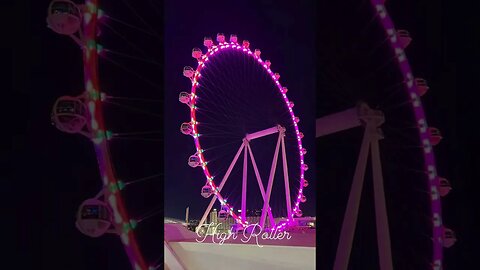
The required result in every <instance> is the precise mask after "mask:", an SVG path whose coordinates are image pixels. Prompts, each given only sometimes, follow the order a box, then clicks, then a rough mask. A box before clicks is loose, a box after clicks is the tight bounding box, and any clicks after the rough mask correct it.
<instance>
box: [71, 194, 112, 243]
mask: <svg viewBox="0 0 480 270" xmlns="http://www.w3.org/2000/svg"><path fill="white" fill-rule="evenodd" d="M111 224H112V211H111V210H110V208H109V207H108V205H107V204H106V203H105V202H102V201H100V200H98V199H88V200H85V201H84V202H83V203H82V204H81V205H80V207H79V209H78V213H77V221H76V223H75V225H76V226H77V229H78V230H79V231H80V232H82V233H83V234H85V235H87V236H90V237H99V236H102V235H103V234H105V233H106V232H107V231H108V230H109V229H110V226H111Z"/></svg>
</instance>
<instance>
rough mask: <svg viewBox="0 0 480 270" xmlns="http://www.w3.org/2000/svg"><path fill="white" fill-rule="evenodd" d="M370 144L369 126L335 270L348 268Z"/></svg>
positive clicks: (349, 201)
mask: <svg viewBox="0 0 480 270" xmlns="http://www.w3.org/2000/svg"><path fill="white" fill-rule="evenodd" d="M369 145H370V132H369V127H368V126H367V127H366V128H365V132H364V134H363V140H362V146H361V148H360V153H359V154H358V161H357V166H356V168H355V175H354V176H353V183H352V188H351V190H350V196H349V197H348V203H347V209H346V211H345V217H344V218H343V224H342V231H341V232H340V240H339V243H338V247H337V254H336V257H335V264H334V266H333V269H334V270H347V269H348V263H349V260H350V253H351V250H352V243H353V236H354V234H355V228H356V226H357V216H358V208H359V206H360V197H361V195H362V188H363V179H364V177H365V169H366V167H367V159H368V150H369Z"/></svg>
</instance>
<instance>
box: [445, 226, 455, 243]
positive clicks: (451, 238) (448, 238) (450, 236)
mask: <svg viewBox="0 0 480 270" xmlns="http://www.w3.org/2000/svg"><path fill="white" fill-rule="evenodd" d="M456 241H457V237H456V235H455V232H454V231H452V230H451V229H449V228H446V227H444V228H443V246H444V247H446V248H449V247H451V246H453V245H454V244H455V242H456Z"/></svg>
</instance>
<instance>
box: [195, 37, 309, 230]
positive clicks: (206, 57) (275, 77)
mask: <svg viewBox="0 0 480 270" xmlns="http://www.w3.org/2000/svg"><path fill="white" fill-rule="evenodd" d="M242 44H243V47H242V46H240V45H236V43H234V42H232V43H231V44H228V43H223V42H220V43H219V45H218V46H215V45H213V44H212V46H211V47H212V48H213V49H212V50H211V49H210V48H209V52H208V53H207V54H206V55H204V56H202V58H203V59H204V61H203V62H201V61H199V62H198V67H197V72H198V76H197V77H195V81H194V82H193V85H192V91H191V92H192V94H193V95H195V92H196V88H197V87H198V85H199V79H200V77H201V73H200V71H201V69H202V68H204V67H205V64H206V62H207V61H208V60H209V56H210V57H212V56H213V55H214V53H215V52H217V51H218V50H223V49H227V48H230V47H231V48H234V49H242V51H243V52H246V53H247V55H251V56H252V57H254V59H257V61H258V63H260V64H261V66H262V67H263V68H264V69H265V70H266V71H267V72H268V74H269V75H270V76H271V77H272V79H273V80H274V82H275V84H276V85H277V86H278V89H279V91H280V93H281V94H282V97H283V98H284V101H285V103H286V105H287V107H288V110H289V112H290V115H291V117H292V122H293V126H294V128H295V132H296V134H297V141H298V146H299V155H300V163H301V168H300V175H301V178H303V177H304V174H303V171H304V167H303V164H304V161H303V153H302V144H301V138H302V137H303V134H302V133H300V132H299V131H298V126H297V121H298V120H297V119H299V118H298V117H295V115H294V113H293V110H292V107H293V106H294V104H293V102H291V101H289V100H288V98H287V96H286V95H285V93H286V92H287V91H288V89H287V88H286V87H282V86H281V85H280V82H279V81H278V78H279V76H280V75H279V74H278V73H275V74H274V73H273V72H272V70H271V69H270V65H271V63H270V61H268V60H265V61H263V60H262V59H261V58H260V57H259V56H260V53H261V52H260V50H256V51H255V53H253V52H252V51H250V50H249V49H248V47H249V45H250V44H249V42H248V41H244V42H243V43H242ZM263 63H264V64H263ZM192 102H193V104H192V110H191V116H192V119H193V121H196V117H195V106H194V104H195V100H194V99H192ZM300 134H302V136H300ZM194 141H195V145H196V147H197V149H201V147H200V141H199V139H198V136H197V137H194ZM206 165H207V162H205V164H203V166H202V168H203V170H204V173H205V175H206V176H207V179H208V178H209V177H210V173H209V171H208V167H207V166H206ZM209 183H210V184H211V187H212V188H213V189H214V194H215V195H216V196H217V197H218V199H219V201H220V202H221V203H223V204H224V205H226V206H228V207H229V208H231V207H230V206H229V205H228V203H226V201H225V200H224V199H223V198H222V196H221V194H220V193H219V192H218V187H216V186H215V183H214V182H213V181H210V182H209ZM298 195H299V197H298V198H297V200H296V203H295V205H297V206H298V204H299V200H300V199H301V189H300V193H299V194H298ZM294 209H295V211H297V208H294ZM230 212H232V211H230ZM232 217H233V218H234V220H236V221H237V223H239V224H241V225H242V226H243V227H245V226H246V225H245V224H248V222H246V221H243V220H242V219H240V218H239V217H238V216H237V215H236V214H235V213H234V212H233V213H232ZM292 217H293V214H292ZM289 224H290V223H289ZM287 225H288V224H287V223H283V224H281V225H279V226H276V228H282V227H285V226H287Z"/></svg>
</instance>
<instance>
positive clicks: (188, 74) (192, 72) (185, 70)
mask: <svg viewBox="0 0 480 270" xmlns="http://www.w3.org/2000/svg"><path fill="white" fill-rule="evenodd" d="M193 75H195V70H194V69H193V68H192V67H190V66H185V67H184V68H183V76H185V77H187V78H189V79H192V78H193Z"/></svg>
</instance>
